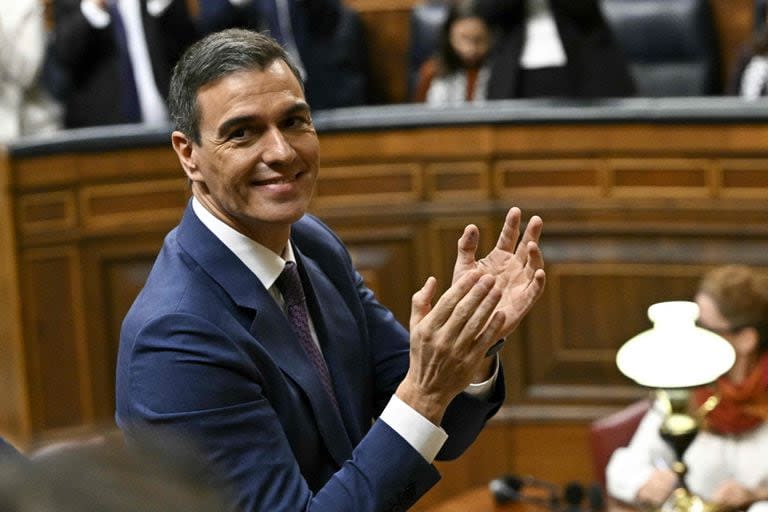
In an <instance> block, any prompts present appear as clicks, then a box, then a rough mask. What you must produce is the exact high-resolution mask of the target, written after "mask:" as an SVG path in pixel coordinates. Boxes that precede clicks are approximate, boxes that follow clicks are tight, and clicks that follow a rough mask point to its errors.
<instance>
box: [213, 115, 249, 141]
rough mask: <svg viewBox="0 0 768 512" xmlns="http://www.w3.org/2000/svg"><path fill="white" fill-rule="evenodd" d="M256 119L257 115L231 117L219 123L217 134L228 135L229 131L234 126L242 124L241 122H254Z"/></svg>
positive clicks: (220, 135)
mask: <svg viewBox="0 0 768 512" xmlns="http://www.w3.org/2000/svg"><path fill="white" fill-rule="evenodd" d="M256 119H258V117H257V116H237V117H231V118H229V119H227V120H226V121H224V122H223V123H221V124H220V125H219V129H218V130H216V135H217V136H219V137H222V136H224V135H226V134H227V132H229V130H231V129H232V128H233V127H235V126H240V125H241V124H246V123H252V122H254V121H255V120H256Z"/></svg>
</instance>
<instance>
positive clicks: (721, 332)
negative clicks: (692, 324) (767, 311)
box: [696, 320, 749, 336]
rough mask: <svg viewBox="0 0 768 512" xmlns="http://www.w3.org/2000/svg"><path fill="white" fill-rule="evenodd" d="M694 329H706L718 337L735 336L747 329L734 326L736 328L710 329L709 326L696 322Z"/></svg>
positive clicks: (745, 326) (742, 326)
mask: <svg viewBox="0 0 768 512" xmlns="http://www.w3.org/2000/svg"><path fill="white" fill-rule="evenodd" d="M696 327H700V328H702V329H706V330H707V331H709V332H713V333H715V334H717V335H718V336H726V335H729V334H730V335H733V334H737V333H738V332H740V331H741V330H743V329H746V328H747V327H749V326H748V325H736V326H728V327H712V326H710V325H706V324H703V323H701V322H699V321H698V320H696Z"/></svg>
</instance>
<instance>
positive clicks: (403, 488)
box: [116, 206, 504, 512]
mask: <svg viewBox="0 0 768 512" xmlns="http://www.w3.org/2000/svg"><path fill="white" fill-rule="evenodd" d="M291 239H292V241H293V244H294V247H295V249H296V251H295V252H296V258H297V262H298V265H299V268H300V271H301V274H302V279H303V281H304V284H305V288H307V290H306V291H307V294H308V303H309V306H310V314H311V316H312V320H313V323H314V325H315V328H316V331H317V335H318V338H319V341H320V344H321V346H322V350H323V354H324V356H325V358H326V360H327V362H328V366H329V369H330V372H331V377H332V380H333V385H334V388H335V391H336V395H337V399H338V402H339V407H340V415H339V413H338V412H336V409H335V408H334V407H333V405H332V404H331V402H330V399H329V398H328V396H327V395H326V394H325V393H324V392H323V391H322V389H323V388H322V385H321V384H320V381H319V378H318V377H317V376H316V374H315V373H314V370H313V369H312V366H311V363H310V362H309V360H308V358H307V357H306V355H305V354H304V352H303V350H302V349H301V346H300V344H299V342H298V340H296V339H295V336H294V334H293V333H292V331H291V327H290V324H289V323H288V320H287V319H286V317H285V315H284V314H283V312H282V310H281V309H280V307H279V306H278V305H277V303H276V302H275V300H274V299H273V297H272V296H271V295H270V294H269V292H268V291H267V290H266V289H265V288H264V286H263V285H262V284H261V282H260V281H259V280H258V279H257V278H256V276H255V275H254V274H253V273H252V272H250V271H249V270H248V269H247V268H246V266H245V265H244V264H243V263H242V262H241V261H240V260H239V259H238V258H237V257H236V256H235V255H234V253H232V252H231V251H230V250H229V249H228V248H227V247H226V246H224V245H223V244H222V242H221V241H220V240H219V239H218V238H216V237H215V236H214V235H213V234H212V233H211V232H210V231H209V230H208V229H207V228H206V227H205V226H204V225H203V224H202V223H201V222H200V220H199V219H198V218H197V217H196V216H195V214H194V212H193V210H192V208H191V206H188V207H187V211H186V212H185V214H184V217H183V219H182V221H181V223H180V225H179V226H178V227H177V228H175V229H174V230H173V231H171V232H170V233H169V235H168V236H167V238H166V240H165V243H164V245H163V248H162V250H161V251H160V254H159V255H158V258H157V261H156V262H155V265H154V267H153V269H152V271H151V273H150V275H149V278H148V280H147V283H146V285H145V287H144V289H143V290H142V291H141V293H140V294H139V296H138V297H137V299H136V301H135V303H134V304H133V306H132V308H131V310H130V311H129V313H128V315H127V316H126V318H125V321H124V323H123V329H122V333H121V339H120V351H119V356H118V369H117V413H116V418H117V422H118V425H119V426H120V427H121V428H122V429H123V430H124V431H126V432H127V433H128V434H129V435H130V433H131V431H132V430H133V429H137V428H147V427H149V428H171V429H173V431H174V432H176V433H182V434H184V435H185V436H189V437H190V438H191V439H193V440H194V441H195V442H196V443H198V445H199V447H200V449H201V450H202V452H203V454H204V456H205V457H206V459H207V460H208V461H210V462H211V463H212V465H213V466H214V468H213V469H214V470H215V472H216V473H218V474H219V475H221V476H222V477H223V479H224V481H225V483H226V484H227V485H228V486H229V487H230V488H232V489H233V490H234V493H235V497H236V502H237V505H238V507H239V508H240V509H241V510H249V511H251V510H269V511H281V510H289V511H294V510H315V511H320V510H328V511H334V512H339V511H347V510H348V511H356V512H364V511H378V510H404V509H406V508H408V507H409V506H410V505H412V504H413V503H414V502H415V501H416V500H417V499H418V498H419V497H420V496H421V495H422V494H424V492H426V491H427V490H428V489H429V488H430V487H431V486H432V485H434V483H435V482H436V481H437V480H438V479H439V475H438V473H437V471H436V470H435V469H434V468H433V467H432V466H431V465H430V464H427V462H426V461H425V460H424V459H423V458H422V457H421V455H419V454H418V452H416V451H415V450H414V449H413V448H412V447H411V446H410V445H409V444H408V443H407V442H406V441H405V440H404V439H403V438H402V437H400V436H399V435H398V434H397V433H396V432H395V431H394V430H393V429H392V428H390V427H389V426H388V425H387V424H386V423H384V422H382V421H375V419H376V418H377V417H378V415H379V414H380V413H381V411H382V410H383V408H384V406H385V405H386V404H387V402H388V401H389V398H390V397H391V395H392V394H393V393H394V391H395V388H396V387H397V385H398V384H399V383H400V381H401V380H402V378H403V377H404V376H405V372H406V370H407V368H408V357H409V356H408V344H409V337H408V333H407V332H406V330H405V329H404V328H403V327H402V326H401V325H400V324H399V323H398V322H397V321H396V320H395V319H394V317H393V316H392V314H391V312H390V311H388V310H387V309H386V308H384V307H383V306H382V305H381V304H379V303H378V302H377V301H376V299H375V297H374V295H373V293H372V292H371V291H370V290H369V289H368V288H366V286H365V285H364V283H363V281H362V278H361V277H360V275H359V274H358V273H357V272H356V271H355V270H354V268H353V267H352V262H351V260H350V257H349V254H348V253H347V251H346V249H345V248H344V246H343V244H342V243H341V241H340V240H339V239H338V238H337V237H336V236H335V235H334V234H333V233H332V232H331V231H330V230H329V229H328V228H327V227H326V226H325V225H324V224H322V223H321V222H320V221H319V220H317V219H316V218H314V217H311V216H305V217H304V218H302V219H301V220H300V221H299V222H297V223H296V224H294V226H293V228H292V234H291ZM503 389H504V385H503V378H501V376H500V378H499V379H498V381H497V386H496V388H495V389H494V391H493V397H492V398H493V400H492V401H484V400H478V399H475V398H472V397H469V396H467V395H464V394H463V393H462V394H461V395H460V396H459V397H457V399H456V400H455V401H454V403H452V404H451V406H450V407H449V410H448V412H447V413H446V415H445V420H444V423H443V428H445V429H446V431H448V433H449V439H448V441H447V442H446V444H445V445H444V447H443V449H442V451H441V453H440V454H439V457H440V458H453V457H456V456H458V455H459V454H460V453H461V452H463V451H464V450H465V449H466V448H467V447H468V446H469V444H470V443H471V442H472V441H473V440H474V439H475V437H476V436H477V434H478V433H479V431H480V430H481V429H482V427H483V425H484V423H485V421H486V419H487V418H488V417H490V416H491V415H492V414H493V413H494V412H495V411H496V410H497V409H498V407H499V406H500V405H501V402H502V400H503V395H504V392H503Z"/></svg>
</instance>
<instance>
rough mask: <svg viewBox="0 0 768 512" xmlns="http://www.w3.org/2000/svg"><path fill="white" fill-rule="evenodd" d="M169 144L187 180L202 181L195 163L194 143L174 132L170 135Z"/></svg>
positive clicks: (180, 133)
mask: <svg viewBox="0 0 768 512" xmlns="http://www.w3.org/2000/svg"><path fill="white" fill-rule="evenodd" d="M171 144H172V145H173V150H174V151H175V152H176V155H177V156H178V157H179V162H180V163H181V167H182V169H184V173H185V174H186V175H187V178H189V180H190V181H203V176H202V174H201V173H200V169H199V168H198V167H197V162H196V161H195V160H196V159H195V156H196V155H195V146H194V142H193V141H192V140H191V139H190V138H189V137H187V136H186V135H184V134H183V133H182V132H180V131H177V130H176V131H174V132H173V133H172V134H171Z"/></svg>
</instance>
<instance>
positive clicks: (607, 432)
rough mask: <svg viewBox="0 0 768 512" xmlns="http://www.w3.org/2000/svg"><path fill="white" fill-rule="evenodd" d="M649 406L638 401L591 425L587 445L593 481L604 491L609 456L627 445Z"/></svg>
mask: <svg viewBox="0 0 768 512" xmlns="http://www.w3.org/2000/svg"><path fill="white" fill-rule="evenodd" d="M650 406H651V401H650V400H640V401H637V402H634V403H632V404H630V405H628V406H627V407H625V408H624V409H621V410H620V411H617V412H615V413H613V414H610V415H608V416H605V417H603V418H599V419H597V420H595V421H593V422H592V423H591V425H590V427H589V443H590V451H591V454H592V468H593V472H594V477H595V481H597V482H600V484H601V485H602V486H603V489H605V468H606V466H607V465H608V461H609V460H610V459H611V455H612V454H613V452H614V451H615V450H616V449H617V448H620V447H622V446H627V445H628V444H629V442H630V440H632V436H633V435H634V433H635V430H637V427H638V425H640V421H641V420H642V419H643V416H645V413H646V412H647V411H648V409H649V408H650Z"/></svg>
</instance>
